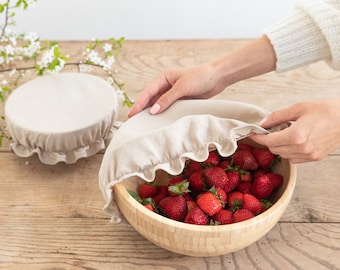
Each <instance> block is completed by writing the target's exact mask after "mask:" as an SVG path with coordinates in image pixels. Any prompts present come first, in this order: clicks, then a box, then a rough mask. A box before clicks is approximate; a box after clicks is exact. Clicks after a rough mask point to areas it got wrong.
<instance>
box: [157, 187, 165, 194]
mask: <svg viewBox="0 0 340 270" xmlns="http://www.w3.org/2000/svg"><path fill="white" fill-rule="evenodd" d="M157 194H164V195H168V186H167V185H159V186H158V193H157Z"/></svg>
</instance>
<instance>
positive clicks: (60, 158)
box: [5, 73, 119, 164]
mask: <svg viewBox="0 0 340 270" xmlns="http://www.w3.org/2000/svg"><path fill="white" fill-rule="evenodd" d="M118 110H119V101H118V97H117V93H116V91H115V90H114V88H113V87H112V86H111V85H110V84H109V83H108V82H106V81H105V80H103V79H101V78H99V77H97V76H93V75H88V74H82V73H60V74H54V75H45V76H42V77H38V78H36V79H33V80H31V81H29V82H27V83H25V84H23V85H21V86H20V87H18V88H17V89H16V90H15V91H14V92H13V93H12V94H11V95H10V96H9V97H8V99H7V101H6V104H5V118H6V124H7V128H8V131H9V133H10V135H11V136H12V138H13V142H12V143H11V144H10V146H11V148H12V150H13V151H14V152H15V154H17V155H18V156H20V157H29V156H31V155H33V154H34V153H36V154H38V156H39V158H40V160H41V162H42V163H45V164H56V163H58V162H65V163H75V162H76V161H77V160H78V159H79V158H84V157H89V156H91V155H93V154H95V153H97V152H98V151H100V150H103V149H105V148H106V146H107V145H108V142H109V141H110V139H111V137H112V134H113V132H114V131H115V126H116V125H119V123H118V122H117V121H116V119H117V114H118Z"/></svg>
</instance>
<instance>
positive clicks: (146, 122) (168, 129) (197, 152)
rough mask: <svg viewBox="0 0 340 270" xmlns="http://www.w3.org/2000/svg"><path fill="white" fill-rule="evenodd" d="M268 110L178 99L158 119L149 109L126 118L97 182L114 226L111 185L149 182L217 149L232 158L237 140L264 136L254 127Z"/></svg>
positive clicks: (116, 212) (117, 218) (115, 216)
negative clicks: (132, 180) (135, 180)
mask: <svg viewBox="0 0 340 270" xmlns="http://www.w3.org/2000/svg"><path fill="white" fill-rule="evenodd" d="M268 114H269V112H268V111H266V110H264V109H262V108H260V107H258V106H254V105H251V104H246V103H240V102H233V101H225V100H180V101H177V102H176V103H175V104H173V105H172V106H171V107H170V108H169V109H168V110H166V111H164V112H162V113H161V114H159V115H150V113H149V109H146V110H144V111H142V112H141V113H139V114H137V115H136V116H134V117H132V118H131V119H129V120H127V121H126V122H125V123H124V124H123V125H122V126H121V127H120V128H119V130H118V131H117V132H116V134H115V135H114V137H113V138H112V141H111V142H110V144H109V146H108V148H107V150H106V152H105V154H104V157H103V160H102V164H101V167H100V171H99V183H100V188H101V191H102V193H103V196H104V198H105V200H106V205H105V206H104V211H105V212H107V213H108V214H110V215H112V222H119V221H120V213H119V210H118V209H117V207H116V205H115V202H114V198H113V196H112V187H113V186H114V185H115V184H116V183H118V182H120V181H123V180H126V179H128V178H130V177H133V176H137V177H140V178H142V179H144V180H145V181H148V182H150V181H153V180H154V178H155V173H156V171H157V170H164V171H166V172H168V173H170V174H172V175H177V174H180V173H181V172H182V170H183V169H184V165H185V161H186V160H187V159H193V160H196V161H204V160H205V159H206V158H207V157H208V154H209V150H211V149H212V148H216V149H217V150H218V152H219V153H220V154H221V155H222V156H230V155H231V154H232V153H234V151H235V149H236V147H237V140H239V139H241V138H244V137H247V136H249V135H250V134H252V133H268V131H267V130H265V129H263V128H261V127H260V126H258V125H257V123H258V122H259V121H261V120H262V119H263V118H264V117H266V116H267V115H268Z"/></svg>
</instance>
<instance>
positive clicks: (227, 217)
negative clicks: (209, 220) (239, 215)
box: [213, 209, 233, 225]
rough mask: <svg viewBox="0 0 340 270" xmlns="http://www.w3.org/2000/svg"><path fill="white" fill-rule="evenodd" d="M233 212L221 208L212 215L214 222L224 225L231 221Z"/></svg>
mask: <svg viewBox="0 0 340 270" xmlns="http://www.w3.org/2000/svg"><path fill="white" fill-rule="evenodd" d="M232 216H233V212H232V211H230V210H227V209H221V210H220V211H219V212H217V213H216V214H215V215H213V221H214V222H215V224H219V225H224V224H230V223H232V222H233V219H232Z"/></svg>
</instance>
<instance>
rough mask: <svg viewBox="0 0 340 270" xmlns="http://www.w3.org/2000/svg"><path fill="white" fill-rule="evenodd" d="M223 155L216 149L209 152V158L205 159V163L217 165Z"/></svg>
mask: <svg viewBox="0 0 340 270" xmlns="http://www.w3.org/2000/svg"><path fill="white" fill-rule="evenodd" d="M220 161H221V157H220V155H219V154H218V153H217V152H216V151H211V152H209V155H208V158H207V159H206V160H205V161H204V163H205V164H207V165H209V166H212V167H215V166H218V165H219V164H220Z"/></svg>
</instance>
